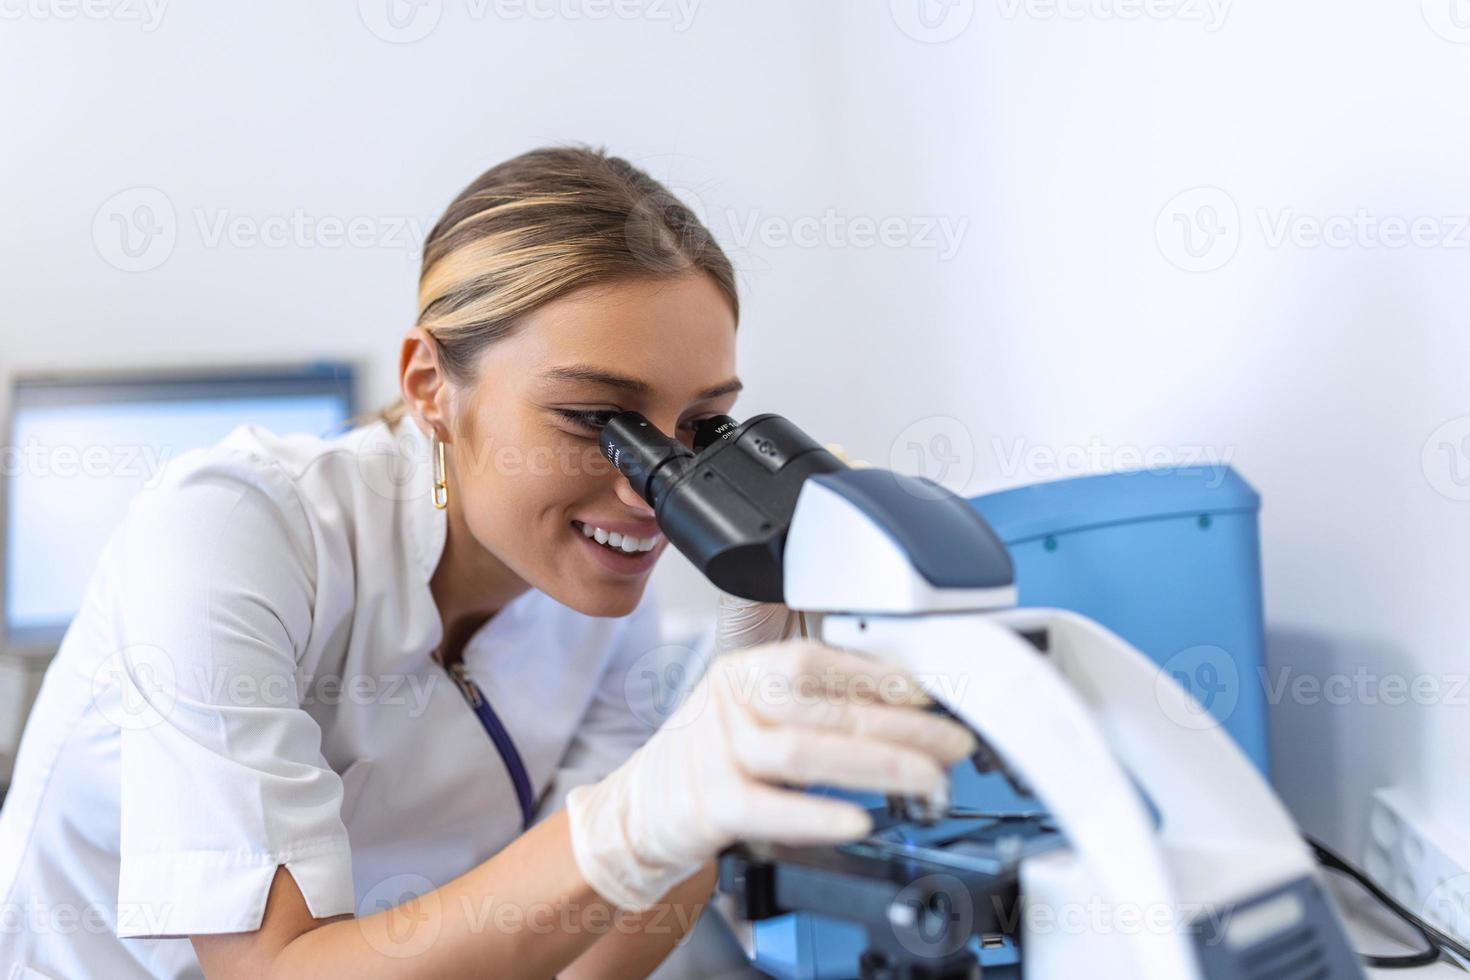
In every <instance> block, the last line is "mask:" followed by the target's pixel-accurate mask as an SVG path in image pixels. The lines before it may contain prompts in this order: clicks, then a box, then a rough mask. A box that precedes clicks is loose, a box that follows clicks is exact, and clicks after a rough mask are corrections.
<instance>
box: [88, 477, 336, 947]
mask: <svg viewBox="0 0 1470 980" xmlns="http://www.w3.org/2000/svg"><path fill="white" fill-rule="evenodd" d="M206 452H207V455H206V456H205V457H204V458H203V460H202V461H200V459H198V458H196V457H181V458H180V459H179V460H177V461H176V463H175V465H174V466H173V467H170V470H169V471H168V476H166V478H165V479H164V481H163V482H162V483H161V484H160V485H159V486H158V487H156V488H154V489H151V490H145V491H143V493H142V494H141V495H140V497H139V498H138V499H137V500H136V501H135V502H134V504H133V506H132V509H131V511H130V512H129V516H128V518H127V519H126V520H125V521H124V523H123V525H122V528H121V530H120V531H119V533H118V535H117V538H116V541H115V545H116V547H118V548H119V549H120V551H119V555H118V561H117V563H116V564H115V565H114V566H113V567H114V568H115V569H116V570H117V583H116V595H117V599H118V601H117V603H116V607H115V608H116V615H117V617H118V619H119V622H118V635H119V636H120V637H121V639H122V644H121V646H120V649H119V650H117V651H116V652H115V653H114V654H113V655H112V656H113V658H114V660H115V663H114V664H113V666H112V675H111V676H113V677H115V679H116V687H115V688H114V689H112V690H111V691H110V693H108V694H106V695H105V696H106V697H108V698H111V699H112V700H111V701H110V702H108V703H110V704H111V705H112V715H113V720H114V721H115V722H116V723H117V724H118V726H119V728H120V746H121V748H120V765H119V769H120V773H121V780H122V785H121V799H122V812H121V842H120V848H121V865H120V869H119V878H118V896H117V900H118V908H119V917H118V921H119V923H120V925H119V929H118V934H119V935H120V936H123V937H127V936H181V935H193V934H203V933H220V932H241V931H250V930H254V929H256V928H258V927H259V925H260V922H261V918H262V915H263V913H264V909H265V902H266V895H267V893H268V891H269V888H270V884H271V880H272V878H273V877H274V875H275V871H276V867H277V866H278V865H284V866H285V867H286V868H287V870H288V871H289V872H290V874H291V875H292V877H293V878H294V880H295V882H296V885H297V887H298V888H299V889H300V890H301V893H302V895H303V897H304V898H305V900H306V905H307V907H308V908H309V909H310V911H311V914H312V915H313V916H315V917H323V916H330V915H337V914H341V913H348V912H351V911H353V904H354V902H353V887H352V865H351V855H350V851H349V849H348V839H347V831H346V828H345V826H344V825H343V822H342V819H341V803H342V782H341V780H340V779H339V778H338V776H337V774H336V773H335V772H333V771H332V769H331V768H330V767H329V766H328V765H327V763H326V761H325V760H324V758H323V756H322V746H321V741H322V734H321V730H320V729H319V727H318V725H317V723H316V721H315V720H314V719H313V718H312V717H311V716H310V715H309V714H308V713H307V712H306V711H305V710H303V709H302V707H301V689H300V687H301V683H302V681H301V677H300V668H299V663H300V658H301V656H302V653H303V651H304V649H305V647H306V644H307V640H308V637H309V635H310V633H311V629H312V621H313V616H312V611H313V605H314V602H315V597H316V585H317V583H316V577H317V576H316V572H315V554H316V551H317V545H316V542H315V541H314V539H313V531H312V524H311V522H310V521H309V520H308V518H307V512H306V510H305V507H304V504H303V501H302V499H301V498H300V496H299V493H298V490H297V488H296V486H295V484H294V483H293V482H292V481H291V479H290V478H289V477H288V475H287V474H286V473H285V472H284V471H283V470H281V469H280V468H279V467H278V465H277V464H275V463H273V462H271V461H269V460H266V459H261V458H257V457H255V456H253V455H250V454H248V453H246V452H243V451H239V450H223V449H219V448H216V449H213V450H208V451H206ZM179 464H186V465H182V466H180V465H179ZM100 706H102V707H104V708H105V705H100ZM103 713H104V714H106V713H107V712H106V710H104V711H103ZM123 913H127V914H123Z"/></svg>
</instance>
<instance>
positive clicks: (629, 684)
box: [0, 421, 678, 980]
mask: <svg viewBox="0 0 1470 980" xmlns="http://www.w3.org/2000/svg"><path fill="white" fill-rule="evenodd" d="M427 450H428V447H427V440H426V438H425V437H424V436H423V435H422V434H421V433H420V432H419V431H418V429H417V427H416V426H414V425H413V424H412V423H411V422H409V421H405V422H403V423H401V424H399V425H398V426H396V427H394V428H391V429H390V428H389V427H388V426H386V425H385V424H383V423H375V424H373V425H370V426H366V427H363V428H360V429H356V430H353V431H351V432H349V433H347V434H346V435H344V436H342V437H339V438H338V439H335V440H331V441H325V440H319V439H313V438H306V437H301V436H292V437H279V436H275V435H273V434H271V433H268V432H264V431H261V430H259V429H256V428H253V427H248V426H246V427H241V428H239V429H237V430H235V431H234V432H233V433H231V434H230V436H229V437H228V438H226V439H225V440H224V441H223V442H222V443H220V444H219V445H217V446H215V447H213V448H210V449H207V450H201V451H197V452H193V453H189V454H186V455H183V456H181V457H179V458H178V459H177V460H175V461H174V463H173V464H171V465H170V466H169V467H168V469H167V472H166V476H165V478H164V479H163V480H162V481H161V482H160V484H159V485H158V486H157V487H155V488H153V489H150V490H146V491H144V492H143V493H142V494H141V495H140V497H139V498H138V499H137V500H136V501H135V502H134V504H133V505H132V508H131V510H130V511H129V514H128V517H127V519H126V521H125V522H124V524H123V525H122V526H121V527H120V528H119V529H118V531H117V532H116V533H115V534H114V535H113V537H112V538H111V540H110V542H109V544H108V546H107V548H106V551H105V553H104V556H103V558H102V560H101V562H100V565H99V567H98V569H97V571H96V574H95V575H94V577H93V579H92V581H91V584H90V586H89V589H88V592H87V595H86V599H85V602H84V605H83V608H82V610H81V612H80V613H79V615H78V616H77V618H76V620H75V621H74V622H73V624H72V626H71V628H70V629H69V630H68V632H67V634H66V638H65V640H64V641H63V643H62V645H61V649H60V652H59V654H58V655H57V657H56V660H55V662H54V663H53V664H52V666H51V668H50V670H49V671H48V672H47V675H46V679H45V684H44V686H43V688H42V690H41V694H40V696H39V699H38V701H37V704H36V707H35V710H34V713H33V715H32V716H31V718H30V721H29V723H28V725H27V726H26V730H25V735H24V738H23V741H22V744H21V748H20V754H19V758H18V760H17V764H16V769H15V775H14V779H13V784H12V788H11V790H10V795H9V797H8V798H7V800H6V801H5V805H4V809H3V812H0V895H3V905H0V977H7V976H9V977H23V978H30V977H43V978H44V977H51V978H56V980H61V978H82V977H106V978H108V980H120V978H128V977H182V976H198V975H199V966H198V963H197V961H196V959H195V957H194V955H193V950H192V947H191V945H190V943H189V941H188V939H187V938H178V937H187V936H189V935H191V934H197V933H219V932H238V931H246V930H251V929H254V928H256V927H257V926H258V925H259V923H260V920H261V916H262V912H263V910H264V906H265V900H266V893H267V890H268V888H269V885H270V882H271V879H272V876H273V875H274V873H275V868H276V866H277V865H280V864H284V865H285V866H286V867H287V868H288V869H289V870H290V872H291V873H292V875H293V877H294V878H295V881H296V883H297V885H298V887H299V888H300V889H301V891H302V894H303V895H304V897H305V899H306V903H307V905H308V907H309V908H310V910H311V913H312V914H313V915H314V916H329V915H338V914H341V913H347V912H357V913H359V914H366V913H371V912H375V911H377V910H378V909H380V908H384V907H388V906H391V905H395V904H398V903H399V902H400V901H402V900H403V899H404V898H405V897H407V896H408V895H410V894H417V893H420V892H423V891H426V890H428V889H431V888H433V887H436V886H438V885H440V884H443V883H444V882H446V881H448V880H450V879H451V878H454V877H455V876H457V875H459V874H461V873H462V872H464V871H466V870H468V869H469V868H472V867H474V866H475V865H476V864H478V863H480V862H482V861H484V860H486V859H487V858H489V857H490V856H491V855H493V854H495V853H496V852H497V851H499V850H500V849H501V848H503V847H505V846H506V844H508V843H509V842H510V841H511V840H513V839H514V838H515V837H516V836H518V835H519V834H520V833H521V811H520V808H519V806H518V804H517V797H516V794H515V790H514V788H513V785H512V783H511V780H510V777H509V775H508V772H507V769H506V767H505V765H504V764H503V763H502V760H501V757H500V755H499V754H498V753H497V752H496V750H495V747H494V745H493V744H492V742H491V740H490V738H489V737H488V735H487V734H486V732H485V730H484V728H483V727H482V726H481V724H480V722H479V720H478V719H477V718H476V717H475V715H474V713H473V712H472V710H471V709H470V707H469V706H468V705H467V703H466V702H465V700H464V698H463V696H462V694H461V692H460V690H459V689H458V687H457V686H456V685H455V684H454V683H453V682H452V681H451V680H450V678H449V677H448V675H446V674H445V673H444V672H443V670H442V669H441V668H440V667H439V666H438V665H437V664H436V663H435V662H434V661H433V660H432V659H431V657H430V653H431V651H433V650H434V649H435V648H436V647H437V646H438V645H439V642H440V640H441V629H442V627H441V623H440V620H439V615H438V611H437V609H436V607H435V605H434V601H433V597H432V595H431V593H430V591H429V578H430V576H431V574H432V573H433V571H434V568H435V566H436V564H437V563H438V561H439V557H440V554H441V551H442V549H443V546H444V537H445V528H446V520H445V513H444V512H443V511H440V510H437V509H435V508H434V507H433V506H432V504H431V502H430V497H429V489H430V483H431V471H430V467H429V459H428V451H427ZM669 655H670V653H669V650H668V649H667V648H662V647H661V641H660V637H659V623H658V617H657V613H656V610H655V608H654V606H653V604H652V600H651V598H646V599H645V601H644V602H643V603H642V604H641V605H640V606H639V608H638V609H637V610H635V611H634V612H633V613H632V614H630V615H629V616H626V617H622V618H618V619H610V618H597V617H591V616H584V615H582V614H580V613H577V612H574V611H572V610H571V609H569V608H567V607H565V606H563V605H561V604H559V603H557V602H556V601H554V600H552V599H551V598H550V597H548V596H546V595H545V594H544V593H541V592H538V591H536V590H534V589H533V590H529V591H527V592H526V593H524V594H522V595H521V596H519V597H518V598H517V599H516V600H514V601H513V602H511V603H510V604H509V605H507V606H506V607H505V608H504V609H502V610H501V611H500V612H499V613H498V614H497V615H496V616H494V617H493V618H492V619H491V620H490V621H489V622H488V623H486V624H485V626H484V627H483V628H481V629H480V630H479V631H478V632H477V633H476V634H475V635H474V637H473V638H472V639H471V640H470V641H469V643H468V644H467V646H466V648H465V651H464V656H465V662H466V666H467V668H468V670H469V672H470V674H471V676H472V677H473V678H474V679H475V680H476V682H477V683H478V684H479V686H480V688H481V689H482V690H483V691H484V693H485V695H486V696H487V698H488V700H489V701H490V703H491V705H492V706H493V708H494V710H495V711H496V713H497V714H498V715H499V717H500V719H501V720H502V721H503V722H504V724H505V726H506V728H507V729H508V731H509V733H510V735H511V737H512V739H513V740H514V742H515V745H516V747H517V748H518V749H519V752H520V755H521V756H522V758H523V759H524V761H525V764H526V768H527V769H528V772H529V776H530V781H531V784H532V788H533V791H534V792H535V793H536V794H537V795H538V800H539V810H538V816H544V815H545V814H547V813H549V812H551V811H552V810H553V809H555V808H556V807H558V806H559V805H560V804H561V802H562V798H563V796H564V794H565V792H566V791H567V790H568V789H570V788H571V787H572V786H573V785H576V784H577V783H579V782H587V781H591V780H594V779H596V778H599V777H600V776H601V775H603V774H605V773H607V772H608V771H610V770H611V769H613V768H615V767H616V765H617V764H618V763H619V762H621V761H622V760H623V759H624V758H626V757H627V756H628V755H629V754H630V753H631V752H632V751H633V749H634V748H636V747H637V746H638V745H639V744H641V743H642V742H643V741H644V740H645V739H646V738H647V737H648V735H649V734H650V733H651V732H652V730H653V728H654V727H656V725H657V723H658V721H659V719H660V717H662V716H663V714H666V712H667V710H668V708H669V707H670V705H669V704H668V703H667V701H665V700H663V699H666V698H667V697H668V696H669V694H670V692H669V691H668V690H667V689H663V688H660V687H659V686H658V684H657V683H656V682H657V681H658V680H659V679H660V678H661V677H668V676H676V675H678V672H677V671H668V670H660V669H658V668H660V667H663V666H666V665H667V663H668V660H669ZM676 656H677V654H676ZM650 665H652V666H653V667H654V669H649V667H650ZM494 921H495V920H494V918H493V916H492V917H487V919H486V922H487V928H488V927H493V923H494ZM160 937H167V938H160ZM487 966H489V965H488V964H487ZM492 971H493V968H492Z"/></svg>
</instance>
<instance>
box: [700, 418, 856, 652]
mask: <svg viewBox="0 0 1470 980" xmlns="http://www.w3.org/2000/svg"><path fill="white" fill-rule="evenodd" d="M825 447H826V450H827V451H828V452H829V453H831V454H832V455H833V456H836V457H837V458H838V459H840V460H842V461H843V462H844V463H846V464H847V465H848V466H851V467H852V468H853V469H855V470H861V469H867V468H868V467H870V466H872V465H873V464H871V463H869V462H868V461H867V460H865V459H851V458H849V457H848V455H847V452H846V451H845V450H844V449H843V448H842V446H841V445H840V444H839V443H835V442H829V443H826V444H825ZM821 624H822V616H821V614H820V613H796V612H792V611H791V610H790V609H789V608H787V606H786V605H785V604H784V603H780V602H753V601H751V600H749V599H741V598H739V597H738V596H733V595H730V594H728V593H725V592H721V593H720V605H719V613H718V618H717V619H716V621H715V652H716V653H717V654H720V653H729V652H731V651H734V650H743V649H745V648H747V647H753V646H759V645H760V644H762V643H775V642H777V641H778V640H785V639H790V638H792V637H801V636H805V637H811V638H816V637H819V636H821Z"/></svg>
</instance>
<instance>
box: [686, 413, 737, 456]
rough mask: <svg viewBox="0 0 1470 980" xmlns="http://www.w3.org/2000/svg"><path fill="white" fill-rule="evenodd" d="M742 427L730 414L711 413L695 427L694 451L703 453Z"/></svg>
mask: <svg viewBox="0 0 1470 980" xmlns="http://www.w3.org/2000/svg"><path fill="white" fill-rule="evenodd" d="M739 427H740V423H739V422H736V421H735V420H734V419H732V418H731V417H730V416H728V415H711V416H710V417H709V418H707V419H703V420H701V421H700V423H699V424H698V425H696V426H695V427H694V451H695V452H697V453H702V452H704V451H705V450H706V449H708V448H709V447H710V446H712V445H714V444H715V442H717V441H718V440H720V439H728V438H729V437H730V436H732V435H734V434H735V430H736V429H738V428H739Z"/></svg>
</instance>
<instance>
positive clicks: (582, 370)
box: [541, 364, 745, 401]
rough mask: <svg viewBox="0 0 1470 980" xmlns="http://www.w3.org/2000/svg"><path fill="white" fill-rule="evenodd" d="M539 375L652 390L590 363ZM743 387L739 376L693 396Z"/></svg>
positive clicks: (704, 396)
mask: <svg viewBox="0 0 1470 980" xmlns="http://www.w3.org/2000/svg"><path fill="white" fill-rule="evenodd" d="M541 377H542V379H543V380H546V381H580V382H582V383H584V384H595V385H604V386H606V387H608V388H619V389H622V390H623V391H628V392H632V393H633V394H635V395H646V394H648V393H649V392H650V391H651V390H652V387H651V386H650V385H649V384H648V382H646V381H639V380H638V379H636V378H625V377H622V376H621V375H617V374H611V373H609V372H607V371H604V370H602V369H601V368H596V367H593V366H591V365H590V364H568V365H566V366H565V367H556V368H552V369H551V370H550V371H547V372H546V373H545V374H543V375H541ZM744 387H745V386H744V385H743V384H741V383H740V379H739V378H731V379H730V380H729V381H726V382H723V383H721V384H717V385H715V386H714V387H713V388H706V389H705V390H704V391H701V392H700V393H699V394H698V395H696V396H694V400H695V401H704V400H705V399H708V398H718V397H720V396H721V395H729V394H733V393H734V392H737V391H740V390H741V389H742V388H744Z"/></svg>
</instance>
